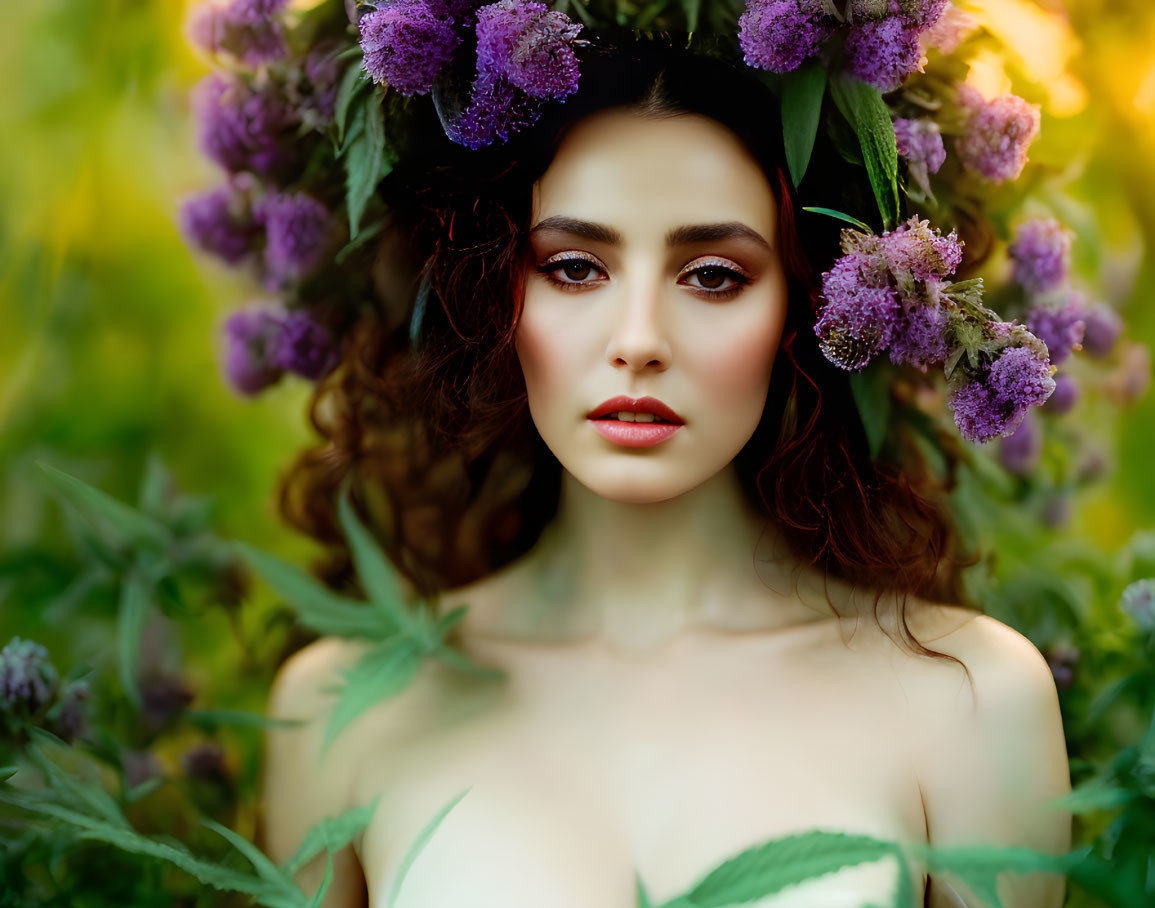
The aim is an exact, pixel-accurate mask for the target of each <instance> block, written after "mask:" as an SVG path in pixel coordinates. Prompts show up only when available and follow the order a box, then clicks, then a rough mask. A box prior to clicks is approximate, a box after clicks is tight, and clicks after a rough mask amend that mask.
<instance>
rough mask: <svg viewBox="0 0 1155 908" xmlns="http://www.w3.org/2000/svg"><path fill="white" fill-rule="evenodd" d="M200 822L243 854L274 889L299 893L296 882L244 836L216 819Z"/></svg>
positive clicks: (288, 895) (287, 892)
mask: <svg viewBox="0 0 1155 908" xmlns="http://www.w3.org/2000/svg"><path fill="white" fill-rule="evenodd" d="M201 822H202V823H203V824H204V825H205V826H207V827H208V828H209V829H211V830H212V831H213V832H215V833H216V834H217V835H219V836H221V838H223V839H225V840H226V841H227V842H228V843H229V844H231V845H232V846H233V847H234V848H235V849H237V851H239V852H240V853H241V854H243V855H244V856H245V858H246V859H247V860H248V862H249V863H250V864H252V865H253V869H254V870H256V871H257V876H259V877H260V878H261V879H263V880H265V881H266V882H267V883H268V884H269V885H270V886H271V887H272V888H273V889H274V890H281V892H282V894H283V895H285V896H287V897H290V898H292V897H293V896H294V895H296V894H299V893H300V888H299V887H298V886H297V884H296V883H294V882H293V881H292V880H291V879H290V878H289V877H288V876H286V875H285V872H284V871H283V870H281V868H280V867H278V866H277V865H276V864H274V863H273V862H272V861H271V860H270V859H269V856H268V855H266V854H265V853H264V852H263V851H261V849H259V848H258V847H257V846H256V845H254V844H253V843H252V842H250V841H249V840H248V839H246V838H245V837H244V836H242V835H240V834H239V833H237V832H235V831H234V830H232V829H229V828H228V827H227V826H222V825H221V824H220V823H218V822H217V821H216V820H210V819H202V820H201Z"/></svg>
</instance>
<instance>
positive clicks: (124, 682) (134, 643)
mask: <svg viewBox="0 0 1155 908" xmlns="http://www.w3.org/2000/svg"><path fill="white" fill-rule="evenodd" d="M153 589H154V585H153V583H152V581H150V580H149V579H148V578H147V577H145V576H144V574H143V573H142V572H140V571H138V570H130V571H129V572H128V573H127V574H125V576H124V579H123V580H122V581H121V585H120V605H119V606H118V608H117V613H116V670H117V674H118V676H119V677H120V686H121V688H122V689H123V690H124V695H125V696H126V697H127V698H128V699H129V701H130V702H131V703H132V704H133V705H134V706H135V707H136V708H137V709H140V705H141V704H140V691H139V690H138V689H137V686H136V670H137V666H138V665H139V664H140V642H141V638H142V637H143V636H144V626H145V624H146V622H147V621H148V613H149V609H150V608H151V605H152V593H153Z"/></svg>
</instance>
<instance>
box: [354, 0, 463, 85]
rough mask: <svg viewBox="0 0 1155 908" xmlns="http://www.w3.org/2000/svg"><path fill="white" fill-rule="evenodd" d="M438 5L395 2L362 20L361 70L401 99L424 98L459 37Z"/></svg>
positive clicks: (417, 0)
mask: <svg viewBox="0 0 1155 908" xmlns="http://www.w3.org/2000/svg"><path fill="white" fill-rule="evenodd" d="M442 12H443V11H442V9H441V8H440V5H439V4H430V3H425V2H423V0H395V2H391V3H386V4H384V5H383V6H381V7H380V8H379V9H376V10H373V11H372V12H370V13H369V14H368V15H366V16H364V17H363V18H362V19H361V21H360V23H359V28H360V32H361V49H362V50H363V51H364V52H365V63H364V66H365V71H366V72H367V73H369V75H370V76H371V77H372V78H373V81H374V82H377V83H379V84H386V85H388V86H389V87H391V88H392V89H394V90H395V91H398V92H400V93H401V94H403V95H421V94H427V93H428V92H429V91H430V90H431V89H432V87H433V80H434V79H436V78H437V74H438V73H440V72H441V70H442V69H443V68H444V67H445V65H446V64H447V63H448V62H449V60H450V59H451V58H452V56H453V52H454V51H455V50H456V49H457V46H458V44H460V43H461V38H460V36H459V35H458V34H457V32H456V31H455V29H454V27H453V21H452V20H451V19H447V18H445V17H444V16H443V15H442Z"/></svg>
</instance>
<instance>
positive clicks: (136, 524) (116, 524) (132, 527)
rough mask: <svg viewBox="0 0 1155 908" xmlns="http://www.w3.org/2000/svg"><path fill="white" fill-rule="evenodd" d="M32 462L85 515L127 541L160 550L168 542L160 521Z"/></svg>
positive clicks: (73, 477)
mask: <svg viewBox="0 0 1155 908" xmlns="http://www.w3.org/2000/svg"><path fill="white" fill-rule="evenodd" d="M36 466H38V467H39V468H40V471H41V472H42V473H44V475H45V476H47V477H48V479H49V481H51V483H52V484H53V485H54V486H55V487H56V489H57V491H59V492H60V493H61V494H62V495H64V497H65V498H67V499H68V500H69V501H70V502H72V504H74V505H75V506H76V507H77V508H78V509H79V510H80V512H81V513H82V514H83V515H84V516H85V517H86V518H88V519H89V520H90V521H103V523H104V524H106V525H107V526H108V527H109V528H111V529H112V530H113V531H114V533H115V534H116V535H117V536H119V537H120V538H121V539H122V540H123V541H124V542H125V543H127V544H128V545H130V546H132V547H134V548H142V549H151V550H153V551H162V550H164V549H165V548H166V547H167V546H168V545H169V544H170V543H171V542H172V537H171V534H170V533H169V531H168V528H167V527H165V525H164V524H163V523H161V522H160V521H158V520H154V519H153V518H151V517H148V516H146V515H144V514H142V513H140V512H139V511H137V510H136V509H135V508H130V507H129V506H128V505H126V504H124V503H123V502H120V501H117V500H116V499H115V498H113V497H112V496H111V495H107V494H106V493H104V492H102V491H100V489H97V488H94V487H93V486H90V485H89V484H88V483H86V482H83V481H81V480H79V479H77V478H76V477H75V476H70V475H69V474H67V473H64V472H62V471H60V470H58V469H56V468H55V467H52V466H49V465H48V464H46V463H44V462H42V461H37V463H36Z"/></svg>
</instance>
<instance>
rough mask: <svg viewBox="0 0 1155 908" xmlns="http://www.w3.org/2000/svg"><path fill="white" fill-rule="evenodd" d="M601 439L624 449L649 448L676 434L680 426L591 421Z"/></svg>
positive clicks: (658, 423) (605, 420) (601, 420)
mask: <svg viewBox="0 0 1155 908" xmlns="http://www.w3.org/2000/svg"><path fill="white" fill-rule="evenodd" d="M590 422H591V423H593V427H594V428H595V429H597V430H598V432H599V433H600V434H601V436H602V438H605V439H607V440H608V441H612V442H613V443H614V444H616V445H621V446H622V447H624V448H649V447H652V446H653V445H660V444H661V443H662V442H663V441H665V440H666V439H667V438H669V437H670V436H671V435H673V434H674V433H675V432H677V431H678V430H679V429H680V428H682V426H681V425H679V424H675V423H666V422H618V421H617V420H616V419H591V420H590Z"/></svg>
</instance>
